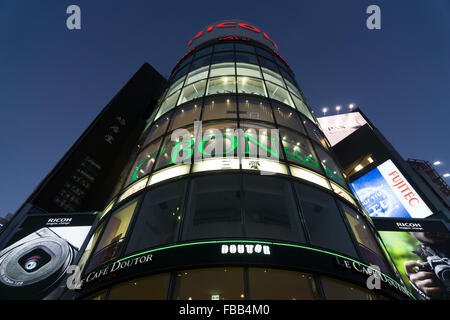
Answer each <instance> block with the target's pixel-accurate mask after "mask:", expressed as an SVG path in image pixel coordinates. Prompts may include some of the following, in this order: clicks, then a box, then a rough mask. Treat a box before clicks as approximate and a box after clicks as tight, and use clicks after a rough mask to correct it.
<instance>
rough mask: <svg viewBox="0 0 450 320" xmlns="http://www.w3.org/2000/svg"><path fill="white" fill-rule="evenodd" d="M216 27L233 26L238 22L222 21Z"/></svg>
mask: <svg viewBox="0 0 450 320" xmlns="http://www.w3.org/2000/svg"><path fill="white" fill-rule="evenodd" d="M216 27H217V28H233V27H236V22H222V23H219V24H218V25H217V26H216Z"/></svg>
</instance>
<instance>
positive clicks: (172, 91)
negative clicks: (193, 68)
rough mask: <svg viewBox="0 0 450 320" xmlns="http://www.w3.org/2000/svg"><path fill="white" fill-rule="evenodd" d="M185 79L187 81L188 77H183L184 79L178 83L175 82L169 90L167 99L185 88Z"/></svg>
mask: <svg viewBox="0 0 450 320" xmlns="http://www.w3.org/2000/svg"><path fill="white" fill-rule="evenodd" d="M184 79H186V77H182V78H180V79H178V80H177V81H175V82H174V83H173V84H172V85H171V86H170V88H169V90H168V91H167V95H166V97H169V96H170V95H172V93H174V92H175V91H178V90H180V89H181V87H182V86H183V83H184Z"/></svg>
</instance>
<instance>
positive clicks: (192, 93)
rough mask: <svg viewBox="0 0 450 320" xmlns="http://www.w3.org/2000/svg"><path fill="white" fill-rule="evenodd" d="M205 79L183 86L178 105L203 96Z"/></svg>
mask: <svg viewBox="0 0 450 320" xmlns="http://www.w3.org/2000/svg"><path fill="white" fill-rule="evenodd" d="M205 87H206V80H201V81H197V82H195V83H193V84H190V85H188V86H186V87H184V88H183V91H182V92H181V95H180V99H179V100H178V105H180V104H182V103H185V102H188V101H191V100H194V99H197V98H200V97H203V95H204V94H205Z"/></svg>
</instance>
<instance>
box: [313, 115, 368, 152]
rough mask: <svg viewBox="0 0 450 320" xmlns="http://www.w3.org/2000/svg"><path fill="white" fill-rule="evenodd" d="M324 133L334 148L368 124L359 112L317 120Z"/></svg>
mask: <svg viewBox="0 0 450 320" xmlns="http://www.w3.org/2000/svg"><path fill="white" fill-rule="evenodd" d="M317 121H319V124H320V127H321V128H322V131H323V133H324V134H325V136H326V137H327V139H328V141H329V142H330V144H331V146H334V145H335V144H337V143H338V142H340V141H341V140H343V139H345V138H346V137H347V136H349V135H351V134H352V133H353V132H355V131H356V130H358V129H359V128H361V127H362V126H363V125H365V124H366V123H367V121H366V120H365V119H364V117H363V116H362V115H361V114H360V113H359V112H350V113H344V114H338V115H334V116H328V117H321V118H317Z"/></svg>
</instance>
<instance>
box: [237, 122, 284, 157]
mask: <svg viewBox="0 0 450 320" xmlns="http://www.w3.org/2000/svg"><path fill="white" fill-rule="evenodd" d="M240 126H241V129H242V130H243V133H244V139H241V141H240V143H241V148H242V150H243V152H244V153H245V156H246V157H254V158H268V159H273V160H276V161H278V160H279V159H283V158H284V157H283V153H282V152H281V150H280V145H279V141H280V136H279V134H278V132H277V131H276V129H275V126H274V125H273V124H269V123H261V122H250V121H241V124H240Z"/></svg>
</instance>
